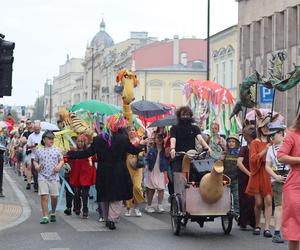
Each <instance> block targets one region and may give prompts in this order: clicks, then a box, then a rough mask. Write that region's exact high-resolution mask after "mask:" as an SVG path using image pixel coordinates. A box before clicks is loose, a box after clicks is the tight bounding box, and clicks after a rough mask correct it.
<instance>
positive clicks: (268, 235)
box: [264, 229, 273, 238]
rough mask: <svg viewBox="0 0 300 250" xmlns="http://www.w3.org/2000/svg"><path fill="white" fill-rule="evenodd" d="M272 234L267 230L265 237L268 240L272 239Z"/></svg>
mask: <svg viewBox="0 0 300 250" xmlns="http://www.w3.org/2000/svg"><path fill="white" fill-rule="evenodd" d="M272 236H273V235H272V234H271V232H270V230H269V229H265V230H264V237H266V238H272Z"/></svg>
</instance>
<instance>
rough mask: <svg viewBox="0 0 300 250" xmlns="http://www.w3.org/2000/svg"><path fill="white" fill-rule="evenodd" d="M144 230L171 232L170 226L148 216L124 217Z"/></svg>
mask: <svg viewBox="0 0 300 250" xmlns="http://www.w3.org/2000/svg"><path fill="white" fill-rule="evenodd" d="M122 218H124V219H125V220H127V221H129V222H131V223H133V224H134V225H136V226H138V227H140V228H141V229H143V230H170V224H167V223H165V222H163V221H161V220H158V219H156V218H154V217H152V216H150V215H148V214H143V216H142V217H122Z"/></svg>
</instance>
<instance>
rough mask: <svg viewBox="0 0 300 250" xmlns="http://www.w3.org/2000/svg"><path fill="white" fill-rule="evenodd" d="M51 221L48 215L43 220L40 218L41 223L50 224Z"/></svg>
mask: <svg viewBox="0 0 300 250" xmlns="http://www.w3.org/2000/svg"><path fill="white" fill-rule="evenodd" d="M48 223H49V218H48V217H47V216H44V217H43V218H42V219H41V220H40V224H48Z"/></svg>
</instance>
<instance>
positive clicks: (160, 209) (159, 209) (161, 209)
mask: <svg viewBox="0 0 300 250" xmlns="http://www.w3.org/2000/svg"><path fill="white" fill-rule="evenodd" d="M164 211H165V209H164V207H163V205H161V204H159V205H157V212H159V213H162V212H164Z"/></svg>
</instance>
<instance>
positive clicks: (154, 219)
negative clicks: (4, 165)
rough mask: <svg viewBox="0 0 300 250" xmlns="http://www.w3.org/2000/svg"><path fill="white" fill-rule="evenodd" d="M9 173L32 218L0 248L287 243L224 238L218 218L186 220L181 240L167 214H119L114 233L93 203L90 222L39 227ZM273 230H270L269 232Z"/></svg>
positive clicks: (3, 238) (36, 208) (71, 220)
mask: <svg viewBox="0 0 300 250" xmlns="http://www.w3.org/2000/svg"><path fill="white" fill-rule="evenodd" d="M7 173H8V174H9V175H10V177H11V179H13V181H15V184H17V186H18V188H19V189H20V190H21V191H22V192H23V193H24V194H25V197H26V199H27V201H28V203H29V206H30V208H31V216H30V217H29V218H28V219H27V220H26V221H25V222H23V223H21V224H19V225H17V226H15V227H12V228H9V229H5V230H2V231H0V249H30V250H34V249H48V250H49V249H57V250H64V249H65V250H66V249H72V250H73V249H74V250H75V249H76V250H77V249H78V250H84V249H130V250H131V249H172V250H175V249H222V250H226V249H228V250H229V249H230V250H233V249H239V250H240V249H245V250H246V249H257V250H260V249H262V250H263V249H272V250H277V249H287V244H286V243H285V244H275V243H272V241H271V239H267V238H264V237H262V236H253V235H252V232H251V231H241V230H240V229H239V228H238V227H237V226H236V224H234V227H233V229H232V231H231V234H230V235H224V233H223V230H222V227H221V220H220V219H216V220H215V221H214V222H207V223H206V224H204V227H203V228H200V227H199V225H198V224H197V223H195V222H189V223H188V224H187V226H186V228H185V229H184V230H183V231H182V233H181V234H180V236H174V235H173V234H172V231H171V223H170V216H169V214H168V213H167V212H166V213H164V214H151V215H148V214H144V215H143V217H141V218H137V217H130V218H126V217H124V216H122V218H121V221H120V223H119V224H117V229H116V230H114V231H109V230H108V229H107V228H105V227H104V224H103V223H100V222H98V221H97V213H96V212H95V210H94V209H95V208H96V205H95V204H91V207H92V208H93V211H92V212H91V213H90V217H89V219H88V220H82V219H81V218H80V217H77V216H75V215H72V216H71V217H69V216H65V215H64V214H63V212H60V213H59V216H58V220H57V222H56V223H50V224H48V225H40V224H39V220H40V216H41V212H40V204H39V197H38V195H37V194H36V193H33V191H32V190H31V191H27V190H25V182H24V181H23V180H22V178H21V177H17V176H16V175H15V174H14V173H13V172H12V171H11V170H10V169H7ZM272 230H273V229H272Z"/></svg>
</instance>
